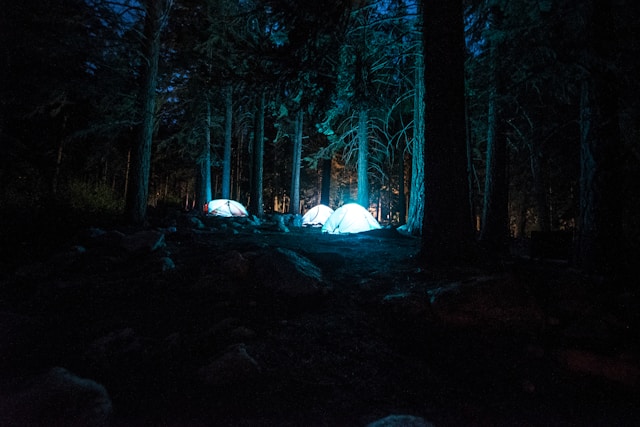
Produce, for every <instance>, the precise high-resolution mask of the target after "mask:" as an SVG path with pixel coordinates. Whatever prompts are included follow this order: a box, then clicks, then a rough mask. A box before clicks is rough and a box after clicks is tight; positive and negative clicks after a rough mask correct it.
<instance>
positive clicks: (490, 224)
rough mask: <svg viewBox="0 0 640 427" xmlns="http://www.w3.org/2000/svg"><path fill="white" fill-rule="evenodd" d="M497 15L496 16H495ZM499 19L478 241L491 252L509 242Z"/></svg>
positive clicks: (494, 22)
mask: <svg viewBox="0 0 640 427" xmlns="http://www.w3.org/2000/svg"><path fill="white" fill-rule="evenodd" d="M498 14H499V13H498ZM499 19H500V17H499V16H496V17H494V19H491V18H490V21H491V23H490V25H491V28H490V30H491V31H492V34H493V35H494V36H493V37H489V38H488V39H489V43H490V46H489V68H490V69H489V76H490V82H489V102H488V111H487V152H486V167H485V180H484V199H483V205H482V222H481V227H482V228H481V230H480V242H481V244H482V245H483V246H484V247H485V248H486V249H489V250H490V251H491V252H493V253H497V254H501V253H504V252H506V251H507V249H508V242H509V185H508V182H507V141H506V137H505V134H504V129H503V126H502V117H501V109H500V105H499V100H500V96H501V94H502V85H501V81H502V79H501V76H500V69H499V67H498V59H499V40H498V39H499V36H497V34H496V33H499V31H500V28H499Z"/></svg>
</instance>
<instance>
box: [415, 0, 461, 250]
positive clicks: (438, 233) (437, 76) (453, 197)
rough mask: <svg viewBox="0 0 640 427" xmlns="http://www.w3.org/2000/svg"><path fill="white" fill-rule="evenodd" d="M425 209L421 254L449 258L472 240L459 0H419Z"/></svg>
mask: <svg viewBox="0 0 640 427" xmlns="http://www.w3.org/2000/svg"><path fill="white" fill-rule="evenodd" d="M422 12H423V23H424V59H425V127H426V129H425V151H424V162H425V168H424V170H425V211H424V222H423V228H422V256H423V258H424V259H426V260H427V262H428V261H429V260H438V261H445V262H447V261H452V260H454V259H460V258H461V257H464V256H467V255H468V251H469V250H470V247H471V244H472V241H473V232H472V228H471V218H470V215H469V212H470V210H469V197H468V191H469V190H468V187H467V178H466V169H467V160H466V153H467V149H466V142H465V106H464V87H465V86H464V60H465V47H464V27H463V15H462V2H457V1H449V0H424V1H423V11H422Z"/></svg>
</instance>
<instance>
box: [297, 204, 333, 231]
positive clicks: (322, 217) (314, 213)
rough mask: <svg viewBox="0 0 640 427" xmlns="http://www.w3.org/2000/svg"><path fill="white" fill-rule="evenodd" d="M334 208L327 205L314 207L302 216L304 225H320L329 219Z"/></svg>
mask: <svg viewBox="0 0 640 427" xmlns="http://www.w3.org/2000/svg"><path fill="white" fill-rule="evenodd" d="M332 213H333V209H331V208H330V207H329V206H327V205H317V206H314V207H312V208H311V209H309V210H308V211H307V213H305V214H304V215H303V216H302V225H303V226H308V227H319V226H321V225H324V223H325V222H326V221H327V219H329V217H330V216H331V214H332Z"/></svg>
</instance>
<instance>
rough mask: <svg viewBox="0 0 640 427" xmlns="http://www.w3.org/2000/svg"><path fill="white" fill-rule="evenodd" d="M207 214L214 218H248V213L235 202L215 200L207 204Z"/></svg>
mask: <svg viewBox="0 0 640 427" xmlns="http://www.w3.org/2000/svg"><path fill="white" fill-rule="evenodd" d="M207 214H209V215H214V216H224V217H232V216H249V212H247V210H246V209H245V207H244V206H242V204H241V203H238V202H236V201H235V200H227V199H215V200H212V201H210V202H209V203H208V204H207Z"/></svg>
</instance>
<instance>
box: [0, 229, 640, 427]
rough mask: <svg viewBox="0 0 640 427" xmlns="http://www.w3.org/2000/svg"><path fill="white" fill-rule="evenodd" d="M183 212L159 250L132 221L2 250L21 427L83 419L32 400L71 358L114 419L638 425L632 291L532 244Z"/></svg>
mask: <svg viewBox="0 0 640 427" xmlns="http://www.w3.org/2000/svg"><path fill="white" fill-rule="evenodd" d="M183 224H186V222H185V221H182V222H180V221H179V222H178V227H177V228H176V229H167V228H166V227H165V226H166V224H159V225H158V226H157V227H154V228H152V229H153V230H155V231H154V232H156V233H160V234H161V235H162V236H163V237H162V244H161V245H160V246H159V248H150V249H149V250H148V251H145V252H140V251H138V252H131V253H126V254H124V252H123V249H122V247H121V245H120V244H116V243H114V242H113V236H116V237H117V238H119V239H120V238H122V236H123V235H131V234H135V232H136V231H137V230H133V229H125V228H120V229H118V232H117V233H115V232H111V231H108V232H107V233H106V234H103V235H102V240H101V243H100V244H96V243H95V241H93V244H91V243H90V242H91V239H93V237H92V238H87V237H86V235H85V237H83V236H82V235H76V236H74V237H73V238H72V239H69V240H70V241H73V240H77V244H78V245H81V244H82V245H84V246H85V249H83V250H79V249H78V248H75V249H73V250H72V251H71V252H69V250H68V249H66V250H62V249H60V250H58V251H57V252H55V253H52V254H51V256H48V257H44V256H43V257H41V258H42V259H39V260H28V262H27V261H26V260H23V261H22V262H20V261H19V260H14V259H10V258H11V256H10V254H11V253H13V254H14V258H15V257H17V256H18V255H17V254H19V253H21V251H24V248H23V249H20V248H19V247H17V246H16V247H14V248H13V250H12V248H7V247H5V248H3V249H4V250H3V256H4V257H5V258H4V259H3V268H4V271H3V272H2V273H3V274H2V276H0V280H1V281H0V328H2V330H0V332H1V333H2V335H1V338H0V339H1V341H0V354H3V356H2V357H1V358H0V362H1V363H0V390H4V391H0V411H2V410H4V411H5V415H6V414H7V413H11V414H13V415H12V416H13V418H11V417H8V418H6V419H9V420H10V422H9V424H8V425H20V422H22V421H24V420H23V419H20V417H23V418H25V417H26V418H25V419H26V420H27V421H28V422H31V423H32V424H34V425H38V423H41V425H48V424H47V422H46V420H48V421H50V422H52V420H64V419H65V418H64V417H67V416H68V411H67V412H64V411H62V412H64V413H63V414H62V415H61V412H60V411H58V412H56V411H55V410H52V409H51V408H48V409H46V410H42V409H35V408H36V406H35V405H36V403H34V402H31V401H29V400H27V401H26V402H25V401H22V402H20V401H17V400H16V399H18V398H16V397H15V396H31V395H30V394H29V393H24V392H23V390H25V389H28V387H29V386H30V384H33V383H34V381H37V378H39V375H42V373H43V372H46V371H47V370H48V369H50V368H51V367H54V366H59V367H64V368H65V369H67V370H68V371H70V372H72V373H73V374H75V375H77V376H79V377H81V378H89V379H92V380H94V381H96V382H98V383H99V384H102V385H103V386H104V387H105V388H106V390H107V392H108V394H109V397H110V399H111V402H112V405H113V407H112V414H111V416H110V421H109V425H112V426H142V425H145V426H308V427H313V426H366V425H367V424H368V423H371V422H373V421H375V420H377V419H379V418H383V417H385V416H387V415H390V414H408V415H414V416H419V417H422V418H424V419H425V420H427V421H429V422H431V423H433V425H435V426H516V425H517V426H570V425H571V426H576V425H591V426H593V425H599V426H612V425H616V426H626V425H628V426H637V425H639V423H640V405H638V404H637V402H639V401H640V399H639V398H640V363H638V362H639V360H640V333H639V332H640V331H639V326H640V315H639V313H640V310H639V308H640V303H639V301H640V299H639V298H638V294H637V292H636V291H637V288H634V286H625V285H624V284H622V285H621V284H619V283H616V284H614V285H615V289H614V288H613V287H612V286H614V285H610V284H609V283H607V282H603V280H605V279H602V278H592V277H586V276H584V275H582V274H581V273H580V272H578V271H575V270H573V269H571V268H570V266H569V265H567V263H563V262H551V261H543V260H532V259H530V258H526V257H525V258H516V257H514V258H510V259H508V260H503V262H501V263H500V264H499V265H495V264H494V265H493V266H491V267H486V266H485V267H478V266H464V265H458V266H455V267H451V268H447V269H443V268H441V267H439V268H435V267H434V268H430V267H429V266H428V265H427V266H424V265H420V264H419V263H418V262H417V260H416V255H417V253H418V251H419V248H420V240H419V239H416V238H411V237H406V236H402V235H400V234H398V233H396V232H394V231H393V230H380V231H376V232H370V233H362V234H358V235H347V236H344V235H342V236H331V235H325V234H322V233H320V232H319V230H318V229H295V228H291V231H290V232H287V233H284V232H281V231H278V230H277V229H276V228H273V227H271V226H267V227H264V226H263V227H251V226H242V227H234V226H233V225H232V224H226V225H224V226H221V224H220V223H216V224H211V223H208V222H206V221H205V227H204V228H202V227H200V228H198V227H186V226H183ZM156 235H157V234H156ZM105 236H107V237H105ZM108 236H111V238H110V237H108ZM83 239H84V240H83ZM87 239H88V240H87ZM109 239H111V240H109ZM5 242H6V241H5ZM87 242H88V243H87ZM6 244H8V243H6ZM12 244H15V245H18V246H19V245H20V243H19V242H18V243H12ZM24 245H27V243H26V242H22V247H24ZM16 248H17V249H16ZM85 250H86V251H85ZM287 250H288V251H287ZM276 253H277V254H279V255H278V256H274V255H273V254H276ZM292 254H293V255H292ZM167 259H169V260H170V261H167ZM270 263H271V265H272V269H269V268H268V267H269V265H270ZM280 263H282V264H285V263H287V264H288V265H289V266H288V267H286V268H285V267H282V268H281V265H280ZM274 272H275V273H274ZM303 280H305V281H306V280H308V282H309V283H306V284H305V283H299V285H300V286H304V289H305V291H304V293H301V294H298V293H296V291H295V287H296V286H298V282H301V281H303ZM283 282H290V283H284V284H283ZM629 285H632V284H629ZM292 289H293V290H292ZM634 289H635V291H634ZM16 402H17V403H16ZM12 405H13V406H15V405H18V406H19V405H22V407H23V408H24V407H27V408H30V405H34V406H33V408H34V409H33V411H34V412H35V411H40V412H39V413H37V414H26V412H25V411H24V410H23V411H22V412H19V411H18V412H16V411H13V412H11V408H10V406H12ZM65 414H67V415H65ZM0 415H1V414H0ZM45 417H49V418H45ZM56 417H57V418H56ZM0 418H2V417H0ZM43 420H45V421H43ZM11 422H13V424H11ZM59 423H60V425H62V424H63V421H59ZM0 424H2V423H0ZM3 425H7V424H3ZM79 425H80V424H79Z"/></svg>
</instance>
